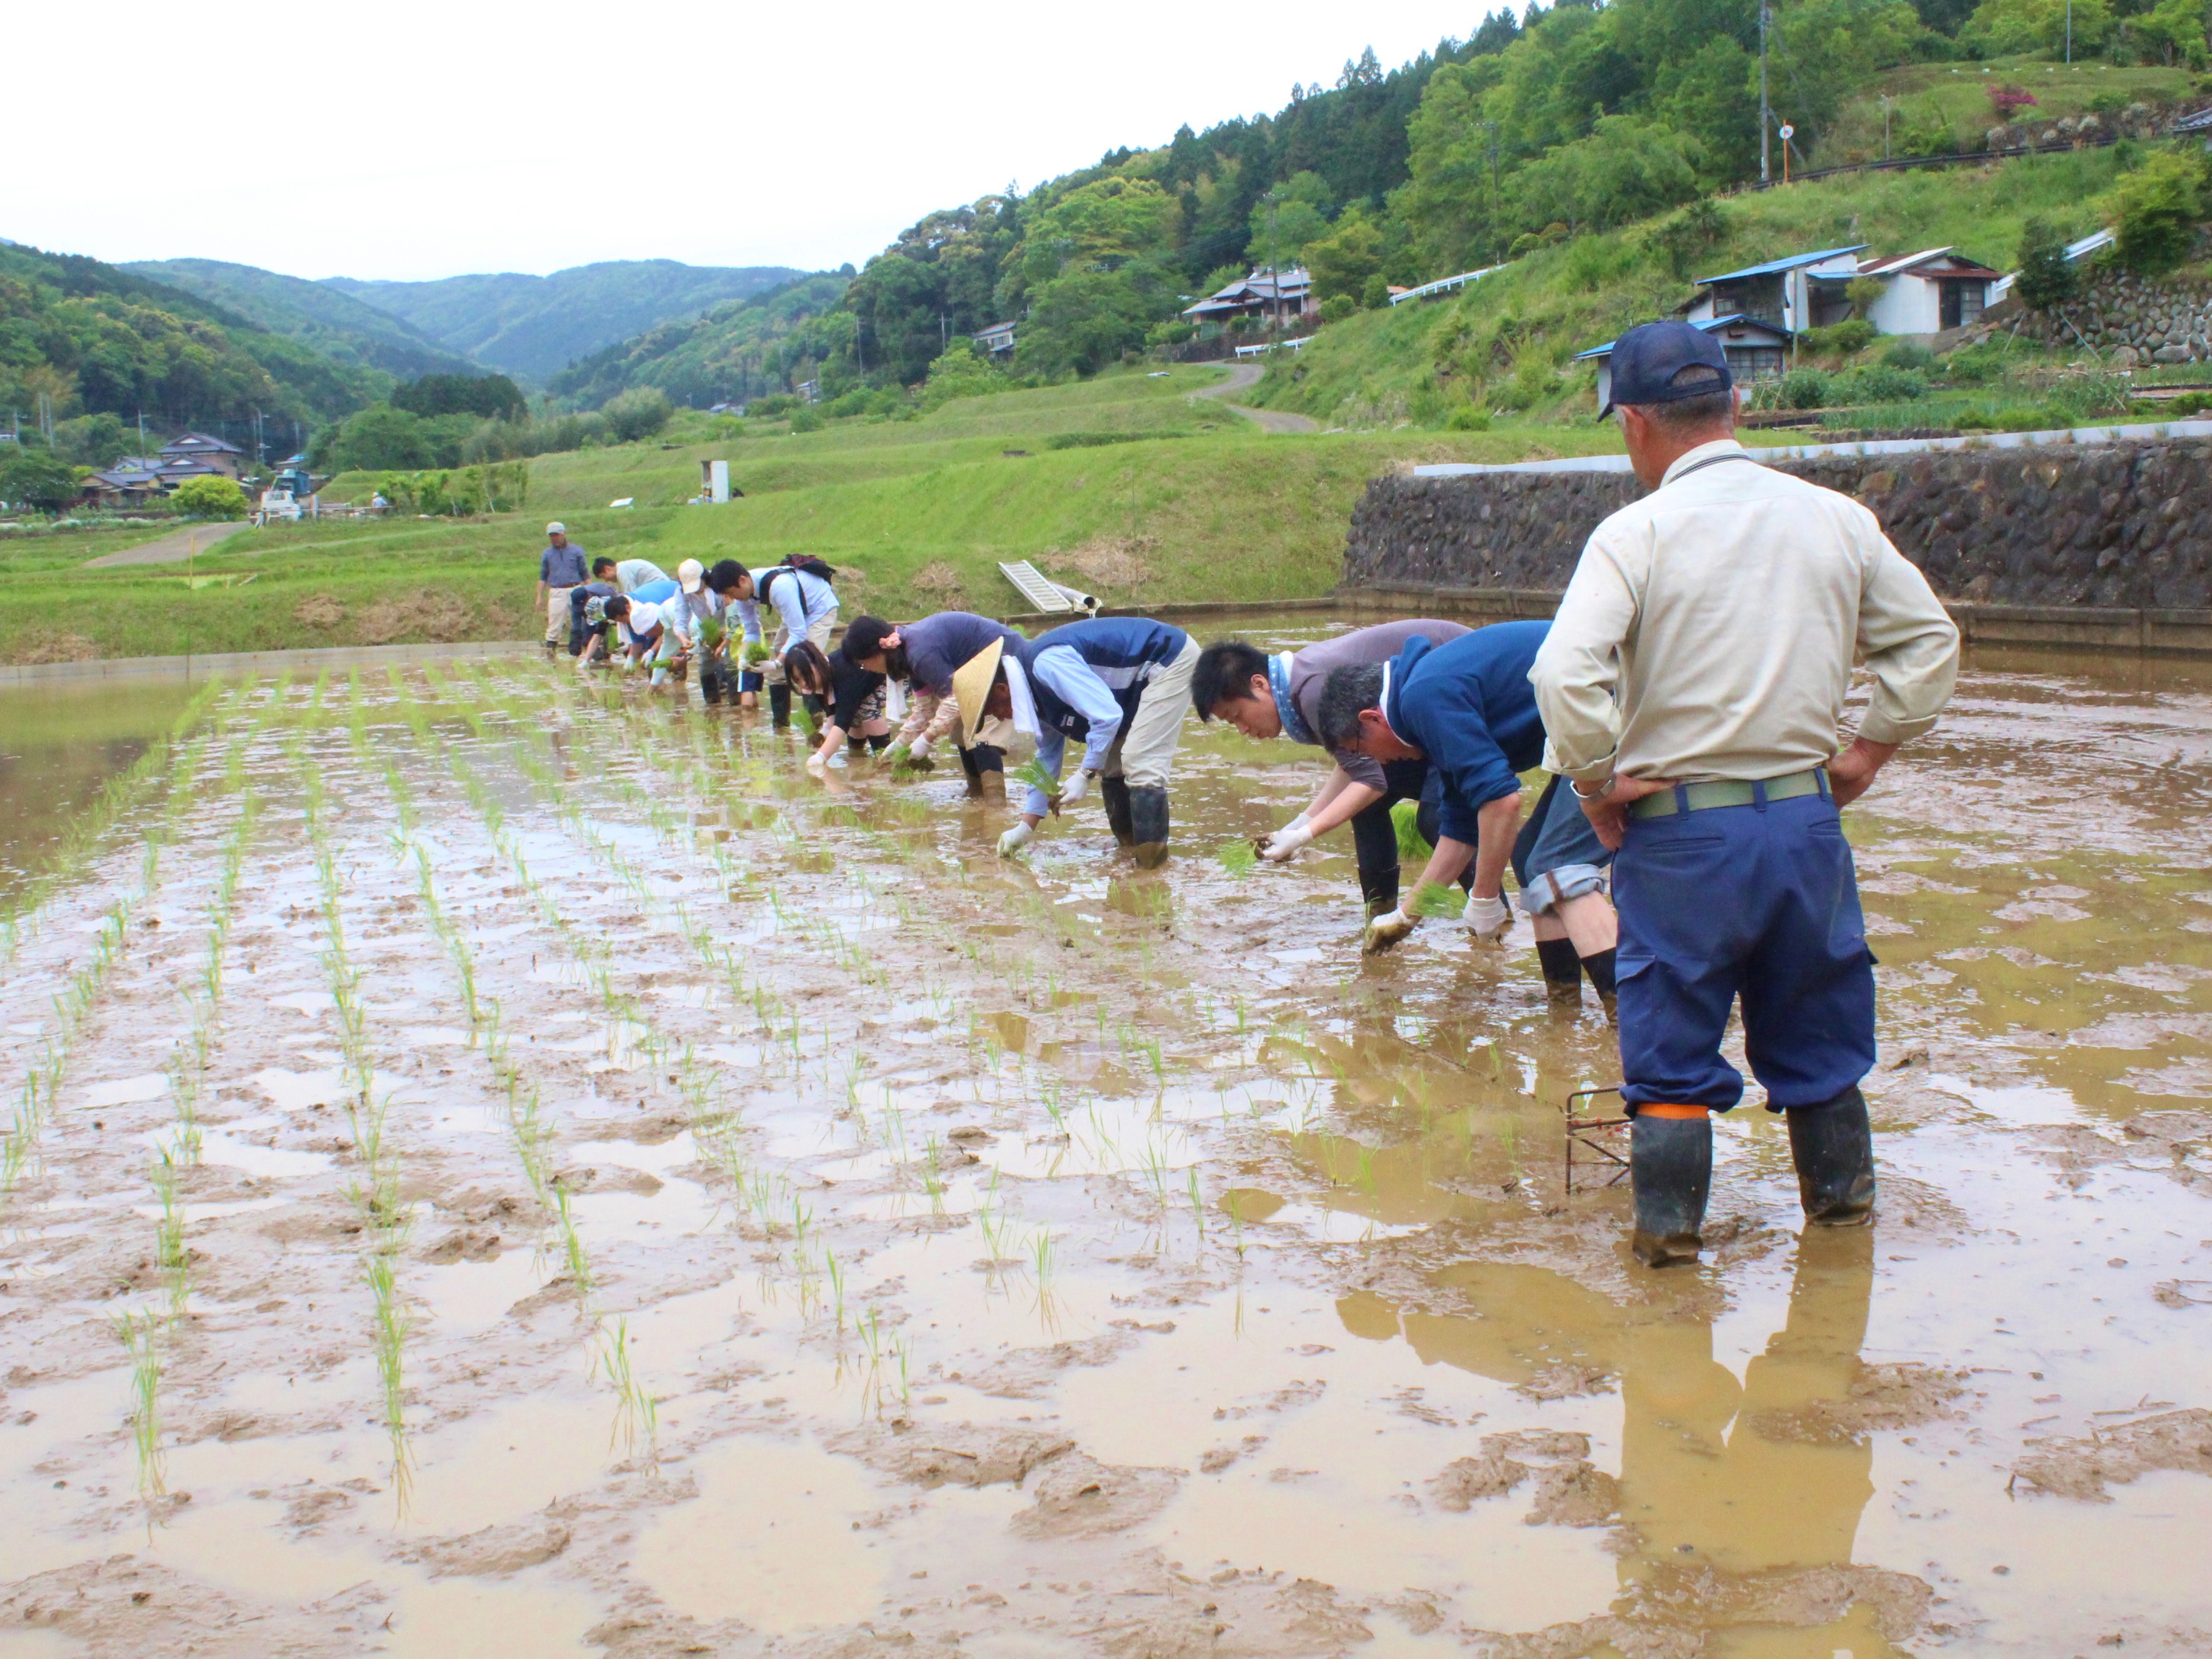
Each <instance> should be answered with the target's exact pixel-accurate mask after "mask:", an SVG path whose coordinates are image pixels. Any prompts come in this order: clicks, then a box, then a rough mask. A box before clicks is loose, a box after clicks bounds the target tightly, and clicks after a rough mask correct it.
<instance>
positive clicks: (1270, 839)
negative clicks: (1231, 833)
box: [1259, 812, 1314, 864]
mask: <svg viewBox="0 0 2212 1659" xmlns="http://www.w3.org/2000/svg"><path fill="white" fill-rule="evenodd" d="M1313 838H1314V837H1313V831H1312V830H1310V829H1307V828H1306V819H1305V814H1304V813H1303V812H1301V813H1300V814H1298V816H1297V817H1295V818H1293V819H1291V821H1290V822H1289V823H1286V824H1285V825H1284V826H1283V827H1282V828H1281V829H1278V830H1276V831H1275V833H1274V834H1273V835H1272V836H1261V837H1260V841H1259V852H1260V856H1261V858H1263V859H1266V860H1268V862H1270V863H1272V864H1288V863H1289V862H1290V861H1291V860H1292V859H1293V858H1295V857H1297V852H1298V849H1299V848H1301V847H1304V846H1305V845H1306V844H1307V843H1308V842H1311V841H1312V840H1313Z"/></svg>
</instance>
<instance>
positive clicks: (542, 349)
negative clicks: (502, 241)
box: [325, 259, 804, 382]
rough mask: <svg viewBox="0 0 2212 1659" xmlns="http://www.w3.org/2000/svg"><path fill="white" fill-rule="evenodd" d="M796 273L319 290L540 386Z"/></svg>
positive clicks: (572, 274) (654, 268) (580, 274)
mask: <svg viewBox="0 0 2212 1659" xmlns="http://www.w3.org/2000/svg"><path fill="white" fill-rule="evenodd" d="M803 274H804V273H802V272H800V271H796V270H791V269H790V268H788V267H787V266H783V265H751V266H746V267H743V268H732V267H728V266H721V265H687V264H681V263H679V262H678V261H677V260H674V259H616V260H610V261H607V262H606V263H604V264H592V265H577V266H574V267H573V268H571V269H570V270H556V271H555V272H554V273H553V274H552V275H551V276H523V275H520V274H518V273H516V272H513V271H509V272H506V273H504V274H501V275H496V276H447V277H443V278H441V279H440V280H439V281H437V282H432V283H388V282H360V281H356V279H354V278H352V277H349V276H332V277H328V278H326V279H325V286H326V287H328V288H331V289H335V290H337V292H338V293H340V294H344V295H350V296H352V297H353V298H354V299H356V300H359V301H363V302H365V303H366V304H368V305H370V306H373V307H375V308H376V309H378V310H379V311H382V312H386V313H389V314H391V315H392V316H394V317H398V318H399V319H402V320H403V321H404V322H406V323H407V324H409V325H410V326H411V327H413V328H415V329H416V330H418V331H421V332H422V334H424V335H426V336H428V337H429V338H431V339H433V340H435V341H437V342H438V343H440V344H441V345H443V346H445V347H446V348H447V349H449V350H452V351H456V352H459V353H460V354H461V355H462V356H465V357H468V358H470V359H471V360H472V361H474V362H477V363H478V364H480V365H482V366H483V367H485V368H496V369H499V370H501V371H502V372H504V373H506V374H514V375H519V376H521V377H522V378H524V379H526V380H532V381H540V382H542V381H544V380H547V379H549V378H550V376H552V375H553V374H556V373H557V372H558V371H559V370H560V369H561V368H562V367H564V366H565V365H567V364H568V363H570V362H574V361H575V360H576V359H577V358H579V357H583V356H589V355H590V354H591V353H592V352H594V351H597V350H599V349H600V348H601V347H603V346H607V345H611V344H613V343H615V342H617V341H618V340H623V339H627V338H629V337H631V336H632V335H635V334H641V333H643V332H644V331H647V329H650V328H653V327H654V326H655V325H659V324H660V323H665V322H674V321H682V320H684V319H690V318H692V317H696V316H697V315H698V314H699V313H702V312H703V311H705V310H707V309H708V308H709V307H713V306H716V305H720V304H721V303H723V302H724V301H730V300H743V299H747V298H750V296H751V295H756V294H758V293H760V292H761V291H762V290H763V289H769V288H773V287H775V285H776V284H778V283H785V282H788V281H790V280H791V279H792V278H793V277H794V276H801V275H803Z"/></svg>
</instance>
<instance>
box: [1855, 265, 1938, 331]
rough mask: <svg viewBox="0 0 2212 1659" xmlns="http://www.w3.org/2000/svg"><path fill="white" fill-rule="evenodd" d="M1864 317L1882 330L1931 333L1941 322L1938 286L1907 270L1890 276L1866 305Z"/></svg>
mask: <svg viewBox="0 0 2212 1659" xmlns="http://www.w3.org/2000/svg"><path fill="white" fill-rule="evenodd" d="M1867 321H1869V322H1870V323H1872V324H1873V325H1875V328H1876V329H1878V330H1879V331H1881V332H1882V333H1884V334H1933V333H1935V332H1936V331H1937V330H1938V329H1940V328H1942V325H1943V296H1942V289H1941V286H1940V285H1939V284H1937V283H1931V282H1929V280H1928V279H1927V278H1926V277H1925V276H1913V275H1911V274H1910V273H1907V274H1906V275H1905V276H1894V277H1892V278H1891V279H1890V280H1889V282H1888V283H1887V285H1886V287H1885V288H1884V289H1883V291H1882V296H1881V298H1880V299H1879V300H1876V301H1875V302H1874V303H1873V304H1872V305H1871V306H1869V307H1867Z"/></svg>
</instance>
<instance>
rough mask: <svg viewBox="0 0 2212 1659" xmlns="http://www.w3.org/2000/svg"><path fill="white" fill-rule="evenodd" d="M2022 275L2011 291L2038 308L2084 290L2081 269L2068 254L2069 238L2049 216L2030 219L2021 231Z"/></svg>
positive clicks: (2046, 309) (2064, 301)
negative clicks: (2067, 238)
mask: <svg viewBox="0 0 2212 1659" xmlns="http://www.w3.org/2000/svg"><path fill="white" fill-rule="evenodd" d="M2016 257H2017V258H2019V260H2020V275H2019V276H2016V277H2015V278H2014V279H2013V284H2012V291H2013V292H2014V293H2015V294H2017V295H2020V299H2021V304H2022V305H2025V306H2029V307H2033V308H2034V309H2035V310H2037V311H2049V310H2050V309H2051V307H2054V306H2063V305H2064V304H2065V303H2066V302H2067V301H2069V300H2071V299H2072V298H2073V297H2074V296H2075V295H2076V294H2079V293H2080V292H2081V271H2080V270H2076V269H2075V265H2074V262H2073V261H2072V260H2070V259H2069V258H2067V257H2066V239H2065V238H2064V237H2063V236H2062V235H2060V234H2058V228H2057V226H2056V225H2053V224H2052V223H2051V221H2049V220H2048V219H2030V220H2029V221H2028V222H2027V224H2026V225H2024V226H2022V227H2021V233H2020V252H2019V254H2018V255H2017V256H2016Z"/></svg>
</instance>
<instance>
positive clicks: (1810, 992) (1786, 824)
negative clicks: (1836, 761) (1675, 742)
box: [1613, 788, 1875, 1111]
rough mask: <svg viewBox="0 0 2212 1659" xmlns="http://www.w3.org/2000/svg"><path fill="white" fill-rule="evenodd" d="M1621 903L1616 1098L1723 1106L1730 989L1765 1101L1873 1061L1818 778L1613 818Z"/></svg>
mask: <svg viewBox="0 0 2212 1659" xmlns="http://www.w3.org/2000/svg"><path fill="white" fill-rule="evenodd" d="M1613 902H1614V905H1615V907H1616V908H1618V909H1619V911H1620V957H1619V975H1620V977H1619V984H1620V1015H1619V1018H1620V1060H1621V1073H1622V1076H1623V1078H1624V1079H1625V1082H1624V1085H1623V1087H1622V1091H1621V1092H1622V1094H1623V1095H1624V1096H1626V1098H1627V1101H1628V1103H1629V1109H1630V1110H1631V1111H1633V1110H1634V1109H1636V1108H1638V1107H1639V1106H1646V1105H1652V1104H1658V1103H1672V1104H1678V1105H1685V1106H1710V1107H1712V1108H1713V1109H1715V1110H1717V1111H1726V1110H1728V1109H1729V1108H1730V1107H1732V1106H1734V1105H1735V1103H1737V1102H1738V1101H1740V1100H1741V1099H1742V1098H1743V1078H1742V1075H1741V1073H1739V1072H1737V1070H1736V1069H1735V1066H1731V1065H1729V1062H1728V1061H1727V1060H1723V1058H1722V1057H1721V1039H1722V1038H1723V1036H1724V1035H1725V1034H1726V1032H1727V1030H1728V1018H1729V1006H1730V1005H1731V1004H1733V1003H1734V1002H1735V1000H1736V999H1737V998H1738V997H1739V996H1741V998H1742V999H1743V1028H1744V1050H1745V1054H1746V1056H1747V1058H1748V1059H1749V1060H1750V1061H1751V1069H1752V1074H1753V1076H1755V1077H1756V1078H1758V1079H1759V1083H1760V1084H1761V1085H1763V1086H1764V1087H1765V1090H1766V1095H1767V1105H1768V1108H1769V1109H1771V1110H1775V1111H1780V1110H1783V1109H1786V1108H1789V1107H1792V1106H1812V1105H1817V1104H1819V1103H1821V1102H1823V1101H1826V1100H1832V1099H1833V1098H1834V1097H1836V1096H1838V1095H1839V1094H1841V1093H1843V1091H1844V1090H1846V1089H1848V1088H1850V1086H1851V1085H1853V1084H1855V1083H1857V1081H1858V1080H1859V1079H1861V1078H1863V1077H1864V1076H1865V1075H1866V1074H1867V1073H1868V1072H1869V1070H1870V1069H1871V1068H1872V1067H1873V1065H1874V1057H1875V1043H1874V957H1873V956H1872V954H1871V953H1869V951H1868V950H1867V944H1866V924H1865V921H1864V920H1863V917H1862V915H1860V911H1859V890H1858V881H1857V877H1856V875H1855V874H1854V872H1853V869H1852V865H1851V849H1850V843H1849V842H1846V841H1844V829H1843V820H1842V818H1841V817H1840V815H1839V814H1838V812H1837V811H1836V807H1835V804H1834V803H1833V802H1832V801H1831V800H1830V799H1828V797H1827V795H1826V793H1825V788H1824V793H1820V794H1817V795H1799V796H1796V797H1795V798H1793V799H1789V800H1779V801H1771V802H1769V801H1765V800H1764V799H1762V800H1760V801H1759V802H1758V803H1756V804H1754V805H1749V806H1716V807H1708V808H1706V809H1705V811H1697V812H1683V811H1678V812H1674V813H1673V814H1670V815H1668V816H1667V817H1648V818H1637V817H1632V818H1630V819H1629V821H1628V829H1627V834H1626V838H1625V839H1624V840H1623V842H1622V843H1621V848H1620V855H1619V856H1618V858H1617V859H1616V860H1614V863H1613Z"/></svg>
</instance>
